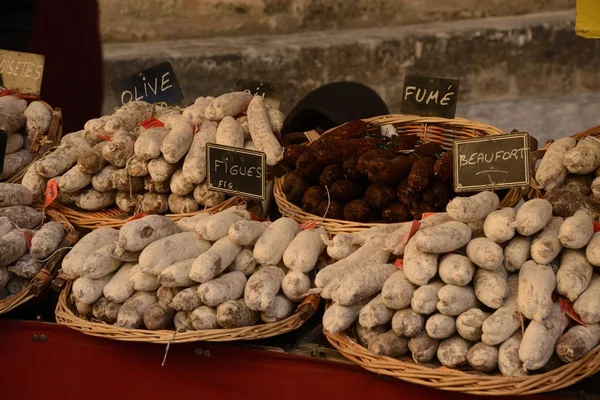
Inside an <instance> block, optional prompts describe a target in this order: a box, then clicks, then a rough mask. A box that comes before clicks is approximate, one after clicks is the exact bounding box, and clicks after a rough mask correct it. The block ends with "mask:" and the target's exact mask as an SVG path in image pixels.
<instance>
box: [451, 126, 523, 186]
mask: <svg viewBox="0 0 600 400" xmlns="http://www.w3.org/2000/svg"><path fill="white" fill-rule="evenodd" d="M453 153H454V190H455V191H457V192H471V191H480V190H490V189H502V188H509V187H519V186H529V184H530V170H529V165H530V160H531V151H530V147H529V134H528V133H526V132H520V133H515V134H510V135H494V136H488V137H484V138H471V139H460V140H455V141H454V151H453Z"/></svg>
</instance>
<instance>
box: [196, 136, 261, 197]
mask: <svg viewBox="0 0 600 400" xmlns="http://www.w3.org/2000/svg"><path fill="white" fill-rule="evenodd" d="M206 160H207V161H206V163H207V165H206V173H207V179H208V189H209V190H213V191H215V192H223V193H227V194H231V195H236V196H242V197H248V198H251V199H259V200H264V199H265V197H266V193H265V191H266V189H265V188H266V185H267V177H266V174H267V161H266V160H267V159H266V155H265V153H261V152H259V151H252V150H245V149H240V148H238V147H230V146H222V145H218V144H214V143H208V144H207V146H206Z"/></svg>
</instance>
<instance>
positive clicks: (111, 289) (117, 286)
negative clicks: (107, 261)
mask: <svg viewBox="0 0 600 400" xmlns="http://www.w3.org/2000/svg"><path fill="white" fill-rule="evenodd" d="M135 265H136V264H134V263H127V264H123V265H122V266H121V268H119V270H118V271H117V272H116V273H115V274H114V275H113V277H112V278H110V281H108V283H107V284H106V285H105V286H104V289H103V291H102V293H103V294H104V297H106V298H107V299H108V300H110V301H113V302H115V303H123V302H125V300H127V299H128V298H130V297H131V296H132V295H133V294H134V293H135V289H134V287H133V282H132V281H131V279H129V275H130V273H131V270H132V269H133V267H134V266H135Z"/></svg>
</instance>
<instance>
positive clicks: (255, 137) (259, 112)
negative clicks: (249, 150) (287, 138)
mask: <svg viewBox="0 0 600 400" xmlns="http://www.w3.org/2000/svg"><path fill="white" fill-rule="evenodd" d="M247 114H248V127H249V129H250V136H251V137H252V142H253V143H254V146H255V147H256V148H257V149H258V150H259V151H262V152H263V153H265V154H266V156H267V165H269V166H273V165H276V164H277V163H278V162H279V161H281V160H282V159H283V148H282V147H281V145H280V144H279V141H278V140H277V138H276V137H275V135H274V134H273V131H272V130H271V124H270V122H269V115H268V113H267V108H266V107H265V104H264V101H263V98H262V97H260V96H254V98H253V99H252V101H250V104H249V105H248V111H247Z"/></svg>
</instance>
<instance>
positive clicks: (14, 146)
mask: <svg viewBox="0 0 600 400" xmlns="http://www.w3.org/2000/svg"><path fill="white" fill-rule="evenodd" d="M23 144H25V139H23V136H22V135H21V134H19V133H13V134H11V135H9V136H8V139H6V153H5V154H11V153H14V152H16V151H18V150H20V149H21V148H22V147H23Z"/></svg>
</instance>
